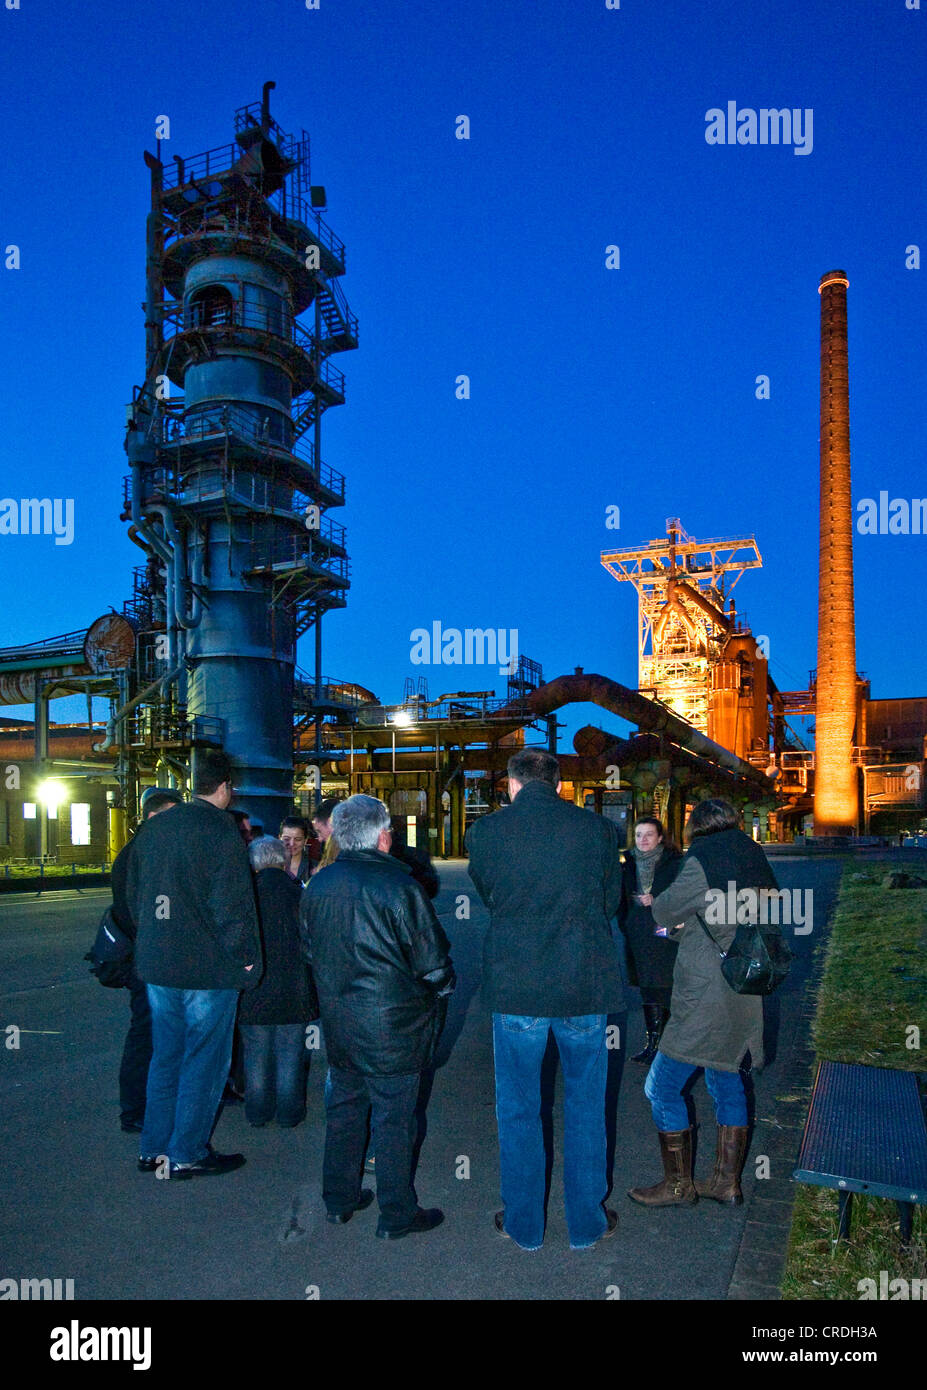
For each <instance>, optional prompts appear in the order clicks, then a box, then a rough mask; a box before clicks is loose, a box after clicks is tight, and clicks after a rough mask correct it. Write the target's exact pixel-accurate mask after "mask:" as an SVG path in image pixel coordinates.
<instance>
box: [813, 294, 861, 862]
mask: <svg viewBox="0 0 927 1390" xmlns="http://www.w3.org/2000/svg"><path fill="white" fill-rule="evenodd" d="M848 284H849V281H848V280H847V277H846V274H845V272H844V271H842V270H830V271H828V272H827V274H826V275H823V276H822V277H821V283H820V285H819V287H818V292H819V294H820V296H821V517H820V569H819V579H818V666H817V689H816V701H815V704H816V710H815V717H816V731H815V791H814V833H815V835H853V834H855V833H856V829H857V825H858V821H859V792H858V782H859V776H858V773H857V769H856V766H855V765H854V759H853V742H854V731H855V727H856V713H857V677H856V625H855V620H854V612H853V511H852V501H851V496H850V390H849V362H848V340H847V286H848Z"/></svg>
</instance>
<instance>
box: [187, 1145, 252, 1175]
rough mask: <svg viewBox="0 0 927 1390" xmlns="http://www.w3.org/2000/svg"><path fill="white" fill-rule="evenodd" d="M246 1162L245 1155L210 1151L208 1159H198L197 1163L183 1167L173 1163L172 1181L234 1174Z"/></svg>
mask: <svg viewBox="0 0 927 1390" xmlns="http://www.w3.org/2000/svg"><path fill="white" fill-rule="evenodd" d="M245 1162H246V1159H245V1156H244V1154H217V1153H213V1151H212V1149H210V1151H209V1153H208V1154H207V1155H206V1157H205V1158H199V1159H197V1161H196V1163H185V1164H183V1165H182V1166H181V1165H180V1164H177V1163H172V1164H171V1181H174V1180H175V1179H180V1178H211V1177H214V1176H216V1175H218V1174H220V1173H232V1172H234V1171H235V1169H236V1168H240V1167H241V1166H242V1164H243V1163H245Z"/></svg>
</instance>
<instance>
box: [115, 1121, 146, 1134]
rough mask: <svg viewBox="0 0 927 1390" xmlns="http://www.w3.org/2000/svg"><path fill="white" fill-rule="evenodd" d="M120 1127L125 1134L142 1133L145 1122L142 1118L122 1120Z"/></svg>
mask: <svg viewBox="0 0 927 1390" xmlns="http://www.w3.org/2000/svg"><path fill="white" fill-rule="evenodd" d="M119 1128H120V1129H121V1130H122V1132H123V1134H141V1132H142V1129H143V1122H142V1121H141V1120H120V1121H119Z"/></svg>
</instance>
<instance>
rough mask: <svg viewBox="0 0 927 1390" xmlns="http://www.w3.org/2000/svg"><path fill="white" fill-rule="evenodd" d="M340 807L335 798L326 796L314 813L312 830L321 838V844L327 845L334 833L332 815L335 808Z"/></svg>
mask: <svg viewBox="0 0 927 1390" xmlns="http://www.w3.org/2000/svg"><path fill="white" fill-rule="evenodd" d="M338 805H340V802H339V801H338V798H337V797H335V796H326V797H324V798H323V800H322V801H320V802H319V804H318V806H316V808H315V810H314V811H313V813H312V828H313V830H314V831H315V833H316V834H317V835H318V837H319V841H320V843H321V844H323V845H324V844H325V841H326V840H327V839H328V837H329V835H330V834H331V833H332V815H333V813H334V810H335V807H336V806H338Z"/></svg>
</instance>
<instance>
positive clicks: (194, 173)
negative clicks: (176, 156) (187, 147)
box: [163, 140, 244, 193]
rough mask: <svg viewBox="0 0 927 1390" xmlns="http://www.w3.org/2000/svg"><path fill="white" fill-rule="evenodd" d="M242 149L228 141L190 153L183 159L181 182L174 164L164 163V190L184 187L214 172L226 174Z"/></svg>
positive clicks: (241, 153)
mask: <svg viewBox="0 0 927 1390" xmlns="http://www.w3.org/2000/svg"><path fill="white" fill-rule="evenodd" d="M243 154H244V151H243V150H242V148H241V146H240V145H236V144H235V142H234V141H233V140H232V141H229V143H228V144H227V145H216V146H215V148H214V149H211V150H203V151H202V153H201V154H194V155H191V156H190V158H189V159H185V160H183V182H182V183H181V180H180V169H179V168H178V166H177V165H176V164H165V165H164V182H163V188H164V192H165V193H168V192H170V191H171V190H172V189H175V188H184V187H186V185H187V184H188V183H192V182H193V181H194V180H197V181H198V180H199V179H208V178H209V177H210V176H211V175H214V174H227V173H228V171H229V170H230V169H231V168H233V167H234V166H235V165H236V164H237V163H238V161H239V160H240V159H241V158H242V156H243Z"/></svg>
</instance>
